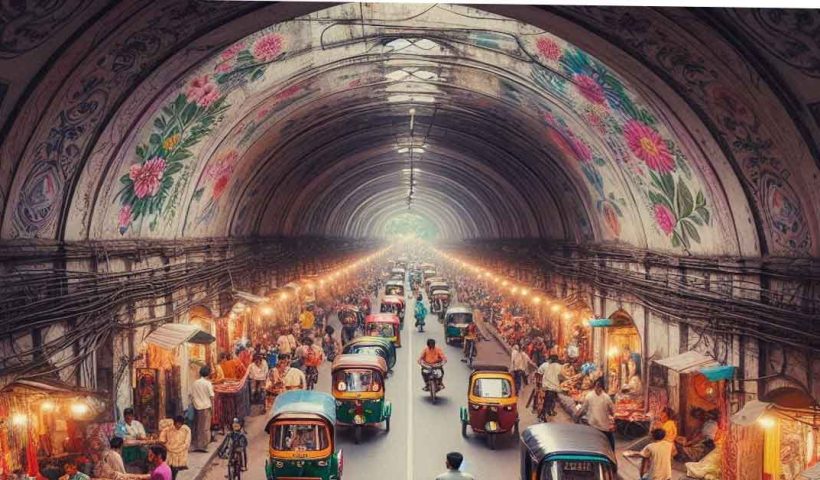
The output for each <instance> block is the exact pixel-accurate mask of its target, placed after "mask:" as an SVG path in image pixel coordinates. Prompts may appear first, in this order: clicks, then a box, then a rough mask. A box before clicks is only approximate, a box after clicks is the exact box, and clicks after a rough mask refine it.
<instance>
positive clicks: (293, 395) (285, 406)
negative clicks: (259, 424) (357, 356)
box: [265, 390, 336, 433]
mask: <svg viewBox="0 0 820 480" xmlns="http://www.w3.org/2000/svg"><path fill="white" fill-rule="evenodd" d="M317 416H318V417H321V418H322V419H324V420H326V421H327V422H328V423H329V424H330V425H331V428H332V426H333V425H335V424H336V400H335V399H334V398H333V397H332V396H331V395H329V394H327V393H323V392H317V391H315V390H291V391H289V392H284V393H282V394H281V395H279V396H278V397H276V402H275V403H274V404H273V414H272V415H271V418H270V420H268V423H267V424H266V425H265V433H270V427H271V425H272V424H273V423H275V422H276V421H277V420H280V419H283V418H288V419H299V418H314V417H317Z"/></svg>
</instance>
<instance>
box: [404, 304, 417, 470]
mask: <svg viewBox="0 0 820 480" xmlns="http://www.w3.org/2000/svg"><path fill="white" fill-rule="evenodd" d="M408 303H410V302H408ZM408 310H409V309H405V312H407V311H408ZM408 313H409V312H408ZM415 313H416V311H415V308H413V317H411V318H415ZM405 318H407V315H405ZM405 324H406V325H407V326H408V327H409V326H410V322H409V321H408V322H405ZM411 330H412V329H410V328H408V329H407V330H406V334H407V337H408V338H409V340H408V342H407V350H408V352H407V480H413V352H414V351H415V350H413V337H415V335H413V333H411Z"/></svg>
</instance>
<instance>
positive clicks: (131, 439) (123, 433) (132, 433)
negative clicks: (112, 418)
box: [117, 408, 147, 445]
mask: <svg viewBox="0 0 820 480" xmlns="http://www.w3.org/2000/svg"><path fill="white" fill-rule="evenodd" d="M122 416H123V420H121V421H120V422H119V423H118V424H117V433H118V435H117V436H118V437H120V438H122V439H123V440H124V441H125V444H126V445H129V444H130V445H134V444H138V443H139V440H145V438H146V437H147V434H146V433H145V427H144V426H143V425H142V423H140V421H139V420H137V419H136V418H134V409H133V408H126V409H125V410H123V411H122Z"/></svg>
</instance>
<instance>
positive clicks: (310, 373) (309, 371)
mask: <svg viewBox="0 0 820 480" xmlns="http://www.w3.org/2000/svg"><path fill="white" fill-rule="evenodd" d="M305 380H306V381H307V389H308V390H313V389H314V388H315V387H316V383H317V382H318V381H319V369H318V368H316V367H314V366H311V365H308V366H307V367H306V368H305Z"/></svg>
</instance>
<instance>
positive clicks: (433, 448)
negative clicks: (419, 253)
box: [204, 296, 535, 480]
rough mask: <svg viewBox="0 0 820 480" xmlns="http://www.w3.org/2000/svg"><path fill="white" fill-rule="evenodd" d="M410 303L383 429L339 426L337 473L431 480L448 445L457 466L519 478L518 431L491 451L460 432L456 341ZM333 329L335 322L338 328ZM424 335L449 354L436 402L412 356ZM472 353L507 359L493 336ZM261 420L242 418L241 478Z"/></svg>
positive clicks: (216, 471) (252, 463)
mask: <svg viewBox="0 0 820 480" xmlns="http://www.w3.org/2000/svg"><path fill="white" fill-rule="evenodd" d="M414 303H415V301H414V300H413V301H410V297H409V296H408V311H407V312H406V316H405V318H406V319H407V322H406V324H405V327H404V330H403V331H402V347H401V348H400V349H398V361H397V363H396V367H395V369H394V373H393V374H392V375H391V376H390V377H389V379H388V381H387V386H386V395H387V398H388V399H389V400H390V401H391V402H392V403H393V417H392V419H391V429H390V432H386V431H385V430H384V427H383V426H379V427H368V428H367V429H365V431H364V435H363V438H362V443H361V444H360V445H355V443H354V441H353V431H352V429H348V428H345V427H340V428H339V429H338V430H337V436H336V440H337V446H336V448H337V449H341V450H342V451H343V457H344V472H343V477H342V478H343V479H344V480H373V479H390V480H433V479H435V478H436V476H437V475H438V474H440V473H442V472H444V471H445V466H444V456H445V454H446V453H447V452H449V451H453V450H455V451H459V452H461V453H462V454H463V455H464V458H465V460H464V464H463V465H462V470H463V471H467V472H470V473H472V474H473V475H474V476H475V477H476V479H479V480H490V479H498V480H507V479H516V478H518V462H519V445H518V437H517V436H515V438H513V436H512V435H504V436H502V437H500V438H498V441H497V446H496V450H490V449H489V448H488V446H487V443H486V440H485V439H484V438H483V437H482V436H478V435H473V434H470V435H469V436H468V438H467V439H464V438H462V437H461V423H460V420H459V407H460V406H462V405H466V402H467V381H468V378H469V375H470V370H469V368H468V367H467V365H466V364H465V363H462V362H461V361H460V359H461V350H460V348H459V347H456V346H448V345H444V330H443V327H442V326H441V324H439V322H438V320H437V318H436V317H435V316H434V315H429V316H428V317H427V321H426V323H427V326H426V328H425V332H424V333H420V332H418V331H416V330H415V329H414V328H412V326H413V318H414V316H413V313H414V312H413V304H414ZM374 304H375V305H378V304H377V303H375V302H374ZM376 308H378V307H376ZM333 320H334V321H335V319H333ZM331 324H333V322H332V323H331ZM336 325H337V326H338V324H336ZM339 330H340V329H338V328H337V332H338V331H339ZM428 338H433V339H435V340H436V342H437V343H439V344H440V345H442V348H443V349H444V352H445V354H446V355H447V357H448V363H447V364H446V365H445V368H444V371H445V377H444V381H445V385H446V388H445V389H444V390H443V391H442V392H440V394H439V401H438V403H437V404H435V405H433V403H432V402H431V401H430V396H429V394H428V393H427V392H425V391H423V390H422V388H423V385H422V381H421V374H420V367H419V366H418V364H417V363H416V360H417V358H418V356H419V355H420V353H421V350H422V348H423V347H424V345H425V342H426V340H427V339H428ZM479 358H480V359H481V360H497V361H503V362H509V360H508V359H509V357H508V356H507V354H506V353H505V352H504V351H503V350H502V349H501V346H500V345H498V344H497V343H496V342H495V341H494V340H490V341H485V342H481V343H480V344H479ZM317 390H320V391H323V392H328V393H329V392H330V363H325V364H324V365H323V366H322V367H321V368H320V380H319V384H318V386H317ZM527 395H529V389H526V390H525V392H524V393H523V394H522V396H521V398H520V399H519V406H520V408H519V412H520V414H521V420H522V421H521V429H522V430H523V429H524V428H526V427H527V426H528V425H530V424H532V423H533V422H534V421H535V419H534V418H533V417H532V415H531V414H529V412H525V411H524V409H523V405H524V404H525V403H526V398H527ZM265 417H267V416H265ZM264 424H265V418H263V416H261V415H259V416H255V417H249V418H248V419H247V423H246V429H247V431H248V437H249V438H248V439H249V448H248V458H249V466H248V471H247V472H246V473H245V474H243V477H244V478H248V479H258V480H264V478H265V477H264V474H265V473H264V472H265V470H264V466H265V460H266V458H267V438H266V436H265V433H264V430H263V429H264ZM468 431H469V429H468ZM226 471H227V467H226V466H225V464H224V461H221V460H218V459H217V460H216V461H215V462H213V463H212V464H211V466H210V469H209V471H207V472H205V476H204V478H205V479H207V480H223V479H224V478H225V473H226Z"/></svg>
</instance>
